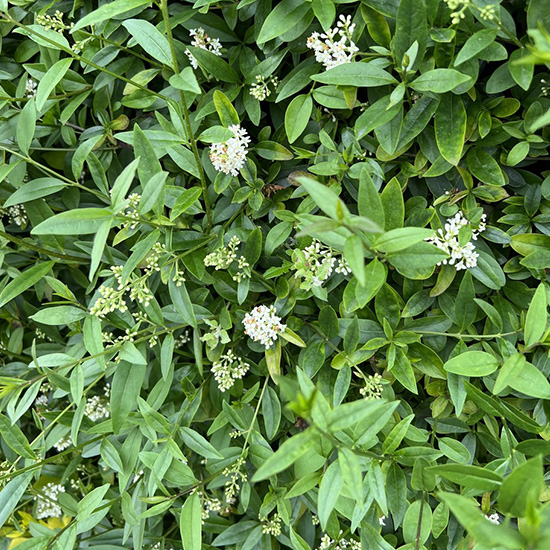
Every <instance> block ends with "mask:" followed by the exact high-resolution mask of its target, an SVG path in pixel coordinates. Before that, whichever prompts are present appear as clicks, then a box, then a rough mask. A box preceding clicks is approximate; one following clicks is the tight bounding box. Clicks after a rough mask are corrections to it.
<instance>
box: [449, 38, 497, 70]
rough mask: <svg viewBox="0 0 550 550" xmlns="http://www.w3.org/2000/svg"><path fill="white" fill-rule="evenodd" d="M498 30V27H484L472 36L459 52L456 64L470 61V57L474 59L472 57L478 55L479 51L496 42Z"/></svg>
mask: <svg viewBox="0 0 550 550" xmlns="http://www.w3.org/2000/svg"><path fill="white" fill-rule="evenodd" d="M497 32H498V31H497V30H496V29H483V30H481V31H477V32H476V33H474V34H473V35H472V36H470V38H468V40H466V42H465V43H464V46H462V48H461V49H460V51H459V52H458V54H457V56H456V58H455V60H454V66H455V67H457V66H458V65H461V64H462V63H464V62H466V61H468V59H472V57H474V56H476V55H477V54H478V53H481V52H482V51H483V50H484V49H485V48H487V46H489V45H491V44H492V43H493V42H494V40H495V38H496V37H497Z"/></svg>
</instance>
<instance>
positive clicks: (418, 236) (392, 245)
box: [373, 227, 434, 253]
mask: <svg viewBox="0 0 550 550" xmlns="http://www.w3.org/2000/svg"><path fill="white" fill-rule="evenodd" d="M433 233H434V232H433V229H424V228H422V227H399V228H397V229H392V230H391V231H387V232H386V233H384V234H383V235H380V237H378V238H377V239H376V240H375V241H374V244H373V247H374V248H375V249H376V250H379V251H380V252H385V253H389V252H398V251H399V250H404V249H405V248H409V247H410V246H413V245H414V244H417V243H420V242H423V241H424V240H425V239H427V238H428V237H431V236H432V235H433Z"/></svg>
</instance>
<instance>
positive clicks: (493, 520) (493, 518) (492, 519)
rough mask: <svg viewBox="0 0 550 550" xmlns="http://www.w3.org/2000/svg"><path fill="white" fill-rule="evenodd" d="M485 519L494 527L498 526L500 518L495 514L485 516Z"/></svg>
mask: <svg viewBox="0 0 550 550" xmlns="http://www.w3.org/2000/svg"><path fill="white" fill-rule="evenodd" d="M485 517H486V518H487V519H488V520H489V521H490V522H491V523H494V524H495V525H499V523H500V516H499V515H498V514H497V513H494V514H491V515H490V516H487V515H485Z"/></svg>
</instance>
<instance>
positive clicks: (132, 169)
mask: <svg viewBox="0 0 550 550" xmlns="http://www.w3.org/2000/svg"><path fill="white" fill-rule="evenodd" d="M136 128H138V126H136ZM140 130H141V129H140ZM135 132H136V129H135V128H134V133H135ZM138 164H139V158H136V159H135V160H133V161H132V162H131V163H130V164H128V166H126V168H124V170H123V171H122V172H121V173H120V175H119V176H118V177H117V179H116V180H115V183H114V184H113V187H112V189H111V204H112V206H113V208H114V209H115V211H118V210H120V208H122V201H123V200H124V198H125V197H126V193H128V190H129V189H130V185H131V184H132V181H133V180H134V177H135V175H136V170H137V167H138Z"/></svg>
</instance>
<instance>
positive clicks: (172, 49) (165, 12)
mask: <svg viewBox="0 0 550 550" xmlns="http://www.w3.org/2000/svg"><path fill="white" fill-rule="evenodd" d="M160 9H161V12H162V17H163V19H164V25H165V27H166V37H167V39H168V44H169V45H170V53H171V55H172V69H173V71H174V73H175V74H179V72H180V70H179V64H178V59H177V56H176V48H175V46H174V37H173V36H172V27H171V26H170V16H169V14H168V1H167V0H161V3H160ZM179 95H180V102H181V107H182V110H183V117H184V119H185V126H186V128H187V134H188V137H189V142H190V144H191V149H192V151H193V155H194V157H195V163H196V164H197V169H198V171H199V179H200V182H201V187H202V198H203V200H204V207H205V210H206V221H207V233H210V230H211V229H212V210H211V208H210V199H209V198H208V185H207V183H206V178H205V175H204V170H203V168H202V163H201V158H200V155H199V149H198V147H197V141H196V140H195V136H194V134H193V127H192V126H191V119H190V117H189V109H188V108H187V103H186V101H185V96H184V94H183V91H182V90H179Z"/></svg>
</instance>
